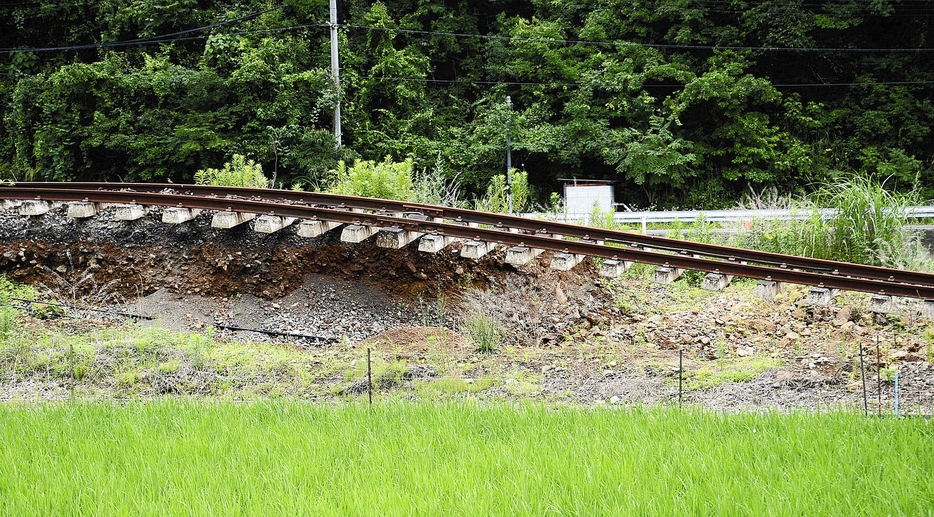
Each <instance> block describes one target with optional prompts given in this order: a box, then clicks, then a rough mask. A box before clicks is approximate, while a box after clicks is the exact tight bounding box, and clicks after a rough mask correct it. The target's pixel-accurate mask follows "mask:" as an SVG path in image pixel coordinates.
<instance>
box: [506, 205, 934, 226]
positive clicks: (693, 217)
mask: <svg viewBox="0 0 934 517" xmlns="http://www.w3.org/2000/svg"><path fill="white" fill-rule="evenodd" d="M820 213H821V215H822V216H823V217H824V218H825V219H827V218H830V217H833V215H834V211H833V209H830V208H826V209H821V210H820ZM520 215H521V216H522V217H528V218H531V219H536V218H539V217H543V216H544V217H545V218H549V219H551V218H554V219H555V220H557V221H563V222H568V223H582V222H586V221H587V220H588V219H589V218H590V214H573V213H561V214H541V213H526V214H520ZM811 215H812V213H811V211H809V210H777V209H770V210H671V211H663V212H614V214H613V221H614V222H616V223H617V224H641V225H642V231H643V232H645V231H646V226H647V225H648V224H649V223H673V222H675V221H681V222H684V223H690V222H696V221H704V222H708V223H724V222H742V221H749V220H753V219H777V220H792V219H799V220H800V219H809V218H810V217H811ZM905 217H907V218H908V219H927V218H934V206H911V207H908V208H906V209H905Z"/></svg>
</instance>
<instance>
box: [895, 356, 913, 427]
mask: <svg viewBox="0 0 934 517" xmlns="http://www.w3.org/2000/svg"><path fill="white" fill-rule="evenodd" d="M909 411H910V410H909ZM895 418H898V368H896V369H895Z"/></svg>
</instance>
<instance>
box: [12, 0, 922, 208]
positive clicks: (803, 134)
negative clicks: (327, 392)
mask: <svg viewBox="0 0 934 517" xmlns="http://www.w3.org/2000/svg"><path fill="white" fill-rule="evenodd" d="M327 19H328V5H327V1H326V0H297V1H295V2H291V3H290V5H288V6H285V5H276V4H274V3H272V2H265V1H259V0H244V1H237V2H232V1H229V0H202V1H195V0H179V1H177V2H174V3H171V4H165V3H162V2H158V1H155V0H139V1H136V2H129V3H127V2H114V1H102V2H101V1H91V0H62V1H60V2H56V3H52V2H46V1H23V2H14V3H6V4H4V5H2V6H0V103H2V106H3V121H2V125H0V176H3V177H5V178H15V179H18V180H23V179H42V180H79V179H80V180H107V181H118V180H125V181H130V180H144V181H150V180H152V181H162V180H172V181H175V182H187V181H191V180H192V179H193V177H194V175H195V173H196V171H198V170H207V169H220V168H221V167H222V166H223V164H224V163H226V162H230V161H231V160H232V159H233V158H234V156H235V155H240V156H242V157H244V158H243V159H248V160H255V161H256V162H257V163H259V164H262V167H263V170H264V173H265V174H266V175H267V176H268V177H271V178H275V181H276V185H284V186H291V185H293V184H296V183H299V184H303V185H321V184H322V183H324V182H325V181H326V180H327V178H328V175H329V172H328V171H331V170H336V169H337V168H338V162H339V161H340V160H344V161H345V162H346V163H354V161H355V160H357V159H360V160H376V161H380V160H383V159H385V157H387V156H389V157H391V159H392V160H394V161H396V162H404V161H405V160H406V159H409V158H410V159H412V163H413V167H414V170H416V171H422V170H426V169H431V168H434V167H437V166H439V165H440V167H441V168H442V170H443V173H444V174H446V175H447V176H448V177H454V176H457V177H458V179H459V180H460V181H461V182H462V184H463V185H464V187H465V188H466V189H467V190H468V191H470V192H471V193H473V194H482V193H483V192H485V191H486V190H487V186H488V185H489V184H490V181H491V179H492V178H493V176H494V175H496V174H503V173H504V172H505V171H504V169H505V162H506V157H505V154H506V153H505V148H506V138H507V128H508V130H509V132H510V136H511V141H512V148H513V150H514V152H513V163H514V165H515V166H516V168H517V169H520V170H525V171H527V172H528V178H529V182H530V183H531V184H532V185H533V186H534V187H535V188H536V189H537V195H538V200H539V201H542V200H544V199H547V197H548V193H549V192H550V191H553V190H556V189H557V188H558V184H557V182H556V180H557V178H564V177H596V178H605V179H614V180H616V181H618V182H619V183H618V188H617V197H618V198H619V200H620V201H624V202H626V203H629V204H631V205H635V206H650V205H656V206H689V207H693V208H714V207H720V206H724V205H730V204H733V203H734V202H735V200H736V199H737V198H738V195H739V194H740V193H741V192H744V191H746V189H747V188H748V187H752V188H754V189H756V190H760V189H762V188H763V187H772V186H774V187H776V188H778V190H779V191H781V192H784V193H801V192H808V191H812V190H815V189H816V188H818V187H819V186H821V185H824V184H827V183H830V182H833V181H836V180H838V179H839V178H840V177H841V176H845V177H848V176H849V175H850V174H851V173H853V172H857V171H858V172H861V173H864V174H866V175H868V176H869V177H870V178H872V179H874V180H875V181H877V182H882V181H883V180H886V179H888V182H887V183H886V186H887V188H891V189H902V190H907V189H912V188H914V187H919V188H920V189H921V192H922V193H923V194H924V196H925V197H930V195H929V194H930V192H932V189H934V179H932V178H931V175H930V167H931V163H932V159H934V145H932V139H931V134H930V126H931V122H932V118H934V106H932V103H931V100H930V99H931V97H932V93H934V92H932V88H934V84H932V83H931V81H932V77H934V60H932V59H930V58H931V52H932V51H934V48H931V45H930V41H931V38H930V37H929V34H931V21H932V20H934V5H932V4H930V3H929V2H927V1H921V0H877V1H873V2H865V1H864V0H823V1H807V2H805V1H803V0H792V1H787V0H780V1H779V0H640V1H620V0H583V1H578V2H560V1H557V0H533V1H516V0H497V1H493V0H479V1H475V0H471V1H467V0H424V1H419V2H413V1H408V0H385V1H377V2H364V1H360V0H347V1H344V2H341V7H340V13H339V20H340V24H341V26H340V30H339V34H340V43H341V48H340V59H341V83H340V88H338V87H337V85H336V84H335V82H334V81H333V78H332V77H331V74H330V57H329V43H328V37H329V27H328V26H327V24H326V22H327ZM507 96H508V97H509V98H510V99H511V104H507V102H506V98H507ZM338 99H340V102H341V110H342V115H343V116H342V121H343V138H342V140H343V142H342V143H343V146H342V147H340V148H339V149H337V150H336V149H335V143H336V142H335V138H334V136H333V133H332V122H333V111H334V108H335V105H336V102H337V101H338Z"/></svg>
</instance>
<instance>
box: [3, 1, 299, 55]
mask: <svg viewBox="0 0 934 517" xmlns="http://www.w3.org/2000/svg"><path fill="white" fill-rule="evenodd" d="M286 7H288V4H281V5H278V6H276V7H273V8H270V9H266V10H264V11H257V12H254V13H250V14H246V15H244V16H240V17H238V18H233V19H230V20H224V21H221V22H217V23H212V24H211V25H205V26H203V27H196V28H193V29H186V30H183V31H177V32H172V33H167V34H160V35H158V36H151V37H148V38H137V39H131V40H121V41H112V42H102V43H87V44H83V45H62V46H56V47H32V48H15V47H7V48H0V54H21V53H26V52H33V53H40V52H59V51H73V50H92V49H106V48H120V47H132V46H139V45H161V44H163V43H167V42H171V43H174V42H183V41H194V40H202V39H207V37H208V36H183V35H184V34H192V33H197V32H205V31H209V30H212V29H217V28H221V27H229V26H231V25H236V24H240V23H243V22H245V21H249V20H252V19H254V18H257V17H259V16H262V15H264V14H268V13H271V12H273V11H278V10H280V9H284V8H286ZM312 26H315V25H314V24H308V25H303V26H293V27H287V28H286V29H287V30H295V29H298V28H304V27H312ZM276 30H277V29H260V30H258V31H256V32H267V31H269V32H272V31H276ZM178 36H182V37H178Z"/></svg>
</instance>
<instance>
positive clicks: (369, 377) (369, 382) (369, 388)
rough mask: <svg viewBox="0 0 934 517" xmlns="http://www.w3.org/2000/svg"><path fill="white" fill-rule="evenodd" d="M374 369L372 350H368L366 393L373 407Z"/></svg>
mask: <svg viewBox="0 0 934 517" xmlns="http://www.w3.org/2000/svg"><path fill="white" fill-rule="evenodd" d="M372 372H373V368H372V364H371V362H370V349H369V348H367V349H366V391H367V393H369V395H370V405H371V406H372V405H373V374H372Z"/></svg>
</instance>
